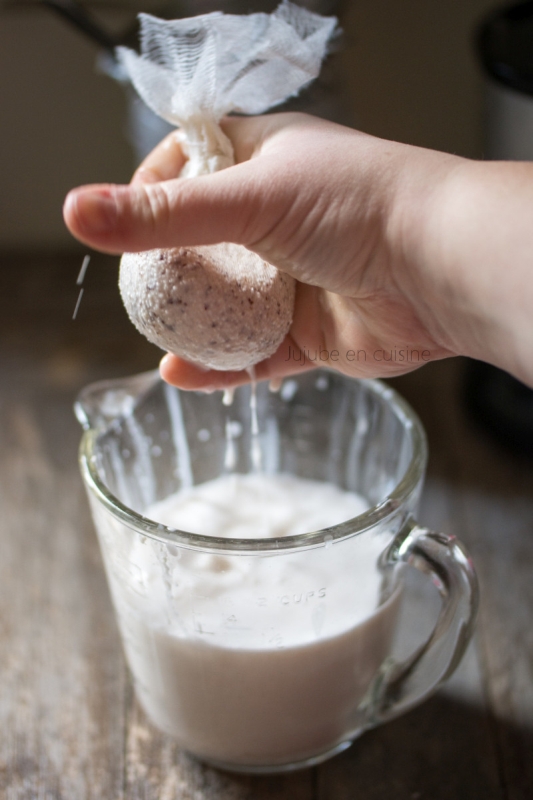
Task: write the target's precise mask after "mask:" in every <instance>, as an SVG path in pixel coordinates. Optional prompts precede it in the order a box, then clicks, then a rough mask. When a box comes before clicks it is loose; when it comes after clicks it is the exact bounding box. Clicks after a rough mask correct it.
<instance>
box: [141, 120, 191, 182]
mask: <svg viewBox="0 0 533 800" xmlns="http://www.w3.org/2000/svg"><path fill="white" fill-rule="evenodd" d="M186 161H187V159H186V156H185V154H184V152H183V148H182V146H181V140H180V134H179V132H178V131H177V130H176V131H172V133H169V134H168V136H166V137H165V138H164V139H163V141H161V142H160V143H159V144H158V145H157V146H156V147H155V148H154V149H153V150H152V152H151V153H149V155H147V156H146V158H145V159H144V161H143V162H142V164H140V165H139V166H138V167H137V169H136V170H135V173H134V175H133V178H132V179H131V182H130V183H131V184H135V183H159V182H160V181H168V180H172V178H177V177H178V175H179V174H180V172H181V170H182V169H183V167H184V165H185V162H186Z"/></svg>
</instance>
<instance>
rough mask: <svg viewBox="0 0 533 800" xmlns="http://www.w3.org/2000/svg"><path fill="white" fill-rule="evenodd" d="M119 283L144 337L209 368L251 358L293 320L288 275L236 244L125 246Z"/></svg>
mask: <svg viewBox="0 0 533 800" xmlns="http://www.w3.org/2000/svg"><path fill="white" fill-rule="evenodd" d="M119 286H120V292H121V295H122V300H123V302H124V305H125V307H126V310H127V312H128V314H129V316H130V318H131V321H132V322H133V324H134V325H135V326H136V328H137V329H138V330H139V331H140V332H141V333H142V334H144V336H146V338H147V339H149V340H150V341H151V342H153V343H154V344H156V345H158V346H159V347H161V348H162V349H163V350H168V351H169V352H171V353H174V354H175V355H179V356H181V357H182V358H185V359H187V360H188V361H193V362H195V363H197V364H201V365H202V366H205V367H209V368H212V369H219V370H234V369H246V368H247V367H250V366H252V365H253V364H257V363H258V362H259V361H262V360H263V359H264V358H267V357H268V356H270V355H272V354H273V353H274V352H275V351H276V350H277V349H278V347H279V345H280V344H281V342H282V341H283V339H284V338H285V335H286V334H287V331H288V330H289V327H290V325H291V322H292V314H293V307H294V291H295V282H294V280H293V278H291V277H289V276H288V275H285V274H284V273H282V272H279V271H278V270H277V269H276V268H275V267H273V266H272V265H271V264H268V263H267V262H266V261H263V259H262V258H260V257H259V256H258V255H256V254H255V253H252V252H251V251H250V250H247V249H246V248H245V247H242V246H241V245H237V244H218V245H211V246H209V247H194V248H192V247H187V248H185V247H183V248H174V249H170V250H150V251H148V252H145V253H125V254H124V255H123V256H122V261H121V265H120V278H119Z"/></svg>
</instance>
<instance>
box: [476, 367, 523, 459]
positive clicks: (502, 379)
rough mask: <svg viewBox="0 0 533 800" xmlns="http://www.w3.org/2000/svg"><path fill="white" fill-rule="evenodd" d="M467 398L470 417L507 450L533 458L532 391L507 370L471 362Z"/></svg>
mask: <svg viewBox="0 0 533 800" xmlns="http://www.w3.org/2000/svg"><path fill="white" fill-rule="evenodd" d="M463 392H464V401H465V405H466V409H467V413H468V415H469V417H470V418H471V420H472V421H473V422H474V423H475V424H476V425H478V426H479V427H481V428H482V429H483V430H484V431H486V432H487V433H488V434H489V435H490V436H491V437H492V438H493V439H495V440H496V441H497V442H498V443H499V444H500V445H502V446H503V447H504V448H505V449H506V450H510V451H512V452H513V453H514V454H516V455H522V456H527V457H528V458H533V391H532V390H531V389H529V388H528V387H527V386H525V385H524V384H523V383H520V381H517V380H516V378H513V377H512V376H511V375H509V374H508V373H507V372H503V370H501V369H497V368H496V367H493V366H491V365H490V364H484V363H483V362H482V361H470V362H469V363H468V364H467V367H466V372H465V377H464V383H463Z"/></svg>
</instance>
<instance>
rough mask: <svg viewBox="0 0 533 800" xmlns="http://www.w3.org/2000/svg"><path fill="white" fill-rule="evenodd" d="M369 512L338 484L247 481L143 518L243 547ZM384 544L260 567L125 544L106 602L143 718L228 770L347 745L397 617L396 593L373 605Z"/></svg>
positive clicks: (211, 489) (260, 561)
mask: <svg viewBox="0 0 533 800" xmlns="http://www.w3.org/2000/svg"><path fill="white" fill-rule="evenodd" d="M367 507H368V504H367V503H366V501H365V500H364V499H363V498H361V497H359V496H358V495H356V494H353V493H350V492H343V491H342V490H340V489H339V488H337V487H336V486H334V485H332V484H327V483H321V482H317V481H309V480H304V479H302V478H297V477H294V476H291V475H283V474H278V475H266V474H262V473H253V474H248V475H238V474H230V475H223V476H221V477H219V478H217V479H216V480H213V481H209V482H207V483H204V484H201V485H198V486H194V487H188V488H185V489H182V490H181V491H179V492H178V493H176V494H175V495H173V496H171V497H169V498H167V499H166V500H163V501H162V502H160V503H156V504H153V505H151V506H150V507H148V508H147V509H146V510H145V516H147V517H149V518H150V519H153V520H155V521H156V522H158V523H161V524H164V525H167V526H168V527H170V528H176V529H181V530H187V531H190V532H194V533H201V534H205V535H211V536H217V537H221V538H240V539H246V538H259V537H282V536H291V535H295V534H299V533H304V532H309V531H314V530H319V529H322V528H324V527H329V526H331V525H335V524H337V523H339V522H342V521H345V520H347V519H350V518H352V517H354V516H357V515H358V514H360V513H362V512H363V511H365V510H366V508H367ZM327 544H328V543H327V542H326V545H327ZM383 547H384V542H383V540H382V539H381V537H379V536H372V535H370V534H365V535H363V536H360V537H354V538H352V539H349V540H346V541H341V542H335V543H332V544H331V546H329V547H328V546H324V547H319V548H314V549H311V550H308V551H305V552H302V551H299V552H293V553H290V552H286V551H281V552H280V553H277V552H273V553H271V554H269V555H268V556H262V557H258V556H253V555H248V554H244V555H241V554H238V553H235V552H232V553H231V555H220V554H216V553H211V552H200V551H195V550H192V549H185V548H182V547H180V548H179V549H178V548H177V547H175V546H173V545H171V544H168V545H167V544H165V543H162V542H155V541H154V540H150V539H147V538H143V537H140V536H135V537H133V538H132V543H131V552H130V554H129V559H128V561H129V568H128V577H127V581H126V583H124V581H121V586H117V585H115V587H114V594H115V602H116V605H117V610H118V612H119V618H120V620H121V626H122V629H123V636H124V641H125V646H126V651H127V655H128V660H129V662H130V666H131V669H132V672H133V674H134V677H135V682H136V687H137V693H138V696H139V698H140V701H141V703H142V705H143V706H144V708H145V710H146V711H147V713H148V715H149V716H150V717H151V718H152V720H153V721H154V722H155V723H156V724H157V725H158V726H159V727H160V728H161V729H163V730H164V731H166V732H168V733H170V734H172V735H173V736H174V737H176V738H177V740H178V741H179V742H180V744H181V745H182V746H183V747H184V748H185V749H187V750H189V751H190V752H192V753H195V754H196V755H198V756H200V757H203V758H205V759H208V760H212V761H215V762H219V763H224V764H229V765H234V766H237V765H241V766H243V767H246V766H250V765H255V766H257V765H276V764H284V763H289V762H296V761H301V760H303V759H307V758H310V757H313V756H315V755H317V754H320V753H322V752H325V751H327V750H330V749H332V748H333V747H335V746H336V745H337V744H338V743H339V742H342V741H343V740H346V739H347V738H349V736H350V732H351V731H353V730H354V729H355V728H356V727H357V724H358V723H357V722H356V717H357V713H358V707H359V705H360V703H361V700H362V698H363V696H364V695H365V693H366V691H367V690H368V688H369V686H370V684H371V682H372V679H373V678H374V676H375V674H376V672H377V670H378V669H379V667H380V665H381V664H382V662H383V660H384V659H385V658H386V657H387V655H388V654H389V652H390V648H391V642H392V637H393V631H394V627H395V623H396V618H397V613H398V607H399V592H397V593H396V594H394V595H393V596H392V597H391V598H389V600H388V601H387V602H386V603H384V604H383V605H381V606H379V601H380V591H381V584H382V579H381V574H380V572H379V570H378V568H377V560H378V557H379V554H380V553H381V551H382V549H383ZM359 722H360V720H359Z"/></svg>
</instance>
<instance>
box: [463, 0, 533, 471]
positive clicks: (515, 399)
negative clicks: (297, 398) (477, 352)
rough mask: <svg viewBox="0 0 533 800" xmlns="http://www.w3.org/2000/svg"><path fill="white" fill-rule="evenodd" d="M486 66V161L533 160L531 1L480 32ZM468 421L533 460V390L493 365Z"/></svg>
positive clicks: (470, 371)
mask: <svg viewBox="0 0 533 800" xmlns="http://www.w3.org/2000/svg"><path fill="white" fill-rule="evenodd" d="M476 45H477V51H478V56H479V59H480V61H481V65H482V67H483V71H484V76H485V83H484V90H485V91H484V94H485V98H484V99H485V103H484V111H485V113H484V120H483V135H484V149H485V157H486V158H488V159H503V160H511V161H532V160H533V2H532V1H531V0H528V2H523V3H518V4H514V5H506V6H500V7H499V8H496V9H495V10H493V11H491V12H490V14H488V16H486V17H485V18H484V19H483V20H482V21H481V24H480V25H479V27H478V29H477V31H476ZM464 398H465V403H466V407H467V410H468V413H469V415H470V417H471V418H472V419H473V420H474V421H475V422H476V423H478V424H479V425H480V426H481V427H482V428H483V429H484V430H485V431H487V432H488V433H489V434H490V435H491V436H492V437H493V438H494V439H496V440H497V441H498V442H499V443H500V444H501V445H503V446H504V447H506V448H507V449H508V450H512V451H513V452H514V453H517V454H521V455H526V456H528V457H530V458H531V457H533V391H532V390H531V389H529V388H528V387H527V386H524V384H522V383H520V381H517V380H516V378H513V377H511V375H509V374H507V373H506V372H503V371H502V370H500V369H497V368H496V367H493V366H491V365H490V364H484V363H482V362H480V361H471V362H469V364H468V366H467V368H466V373H465V378H464Z"/></svg>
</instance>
